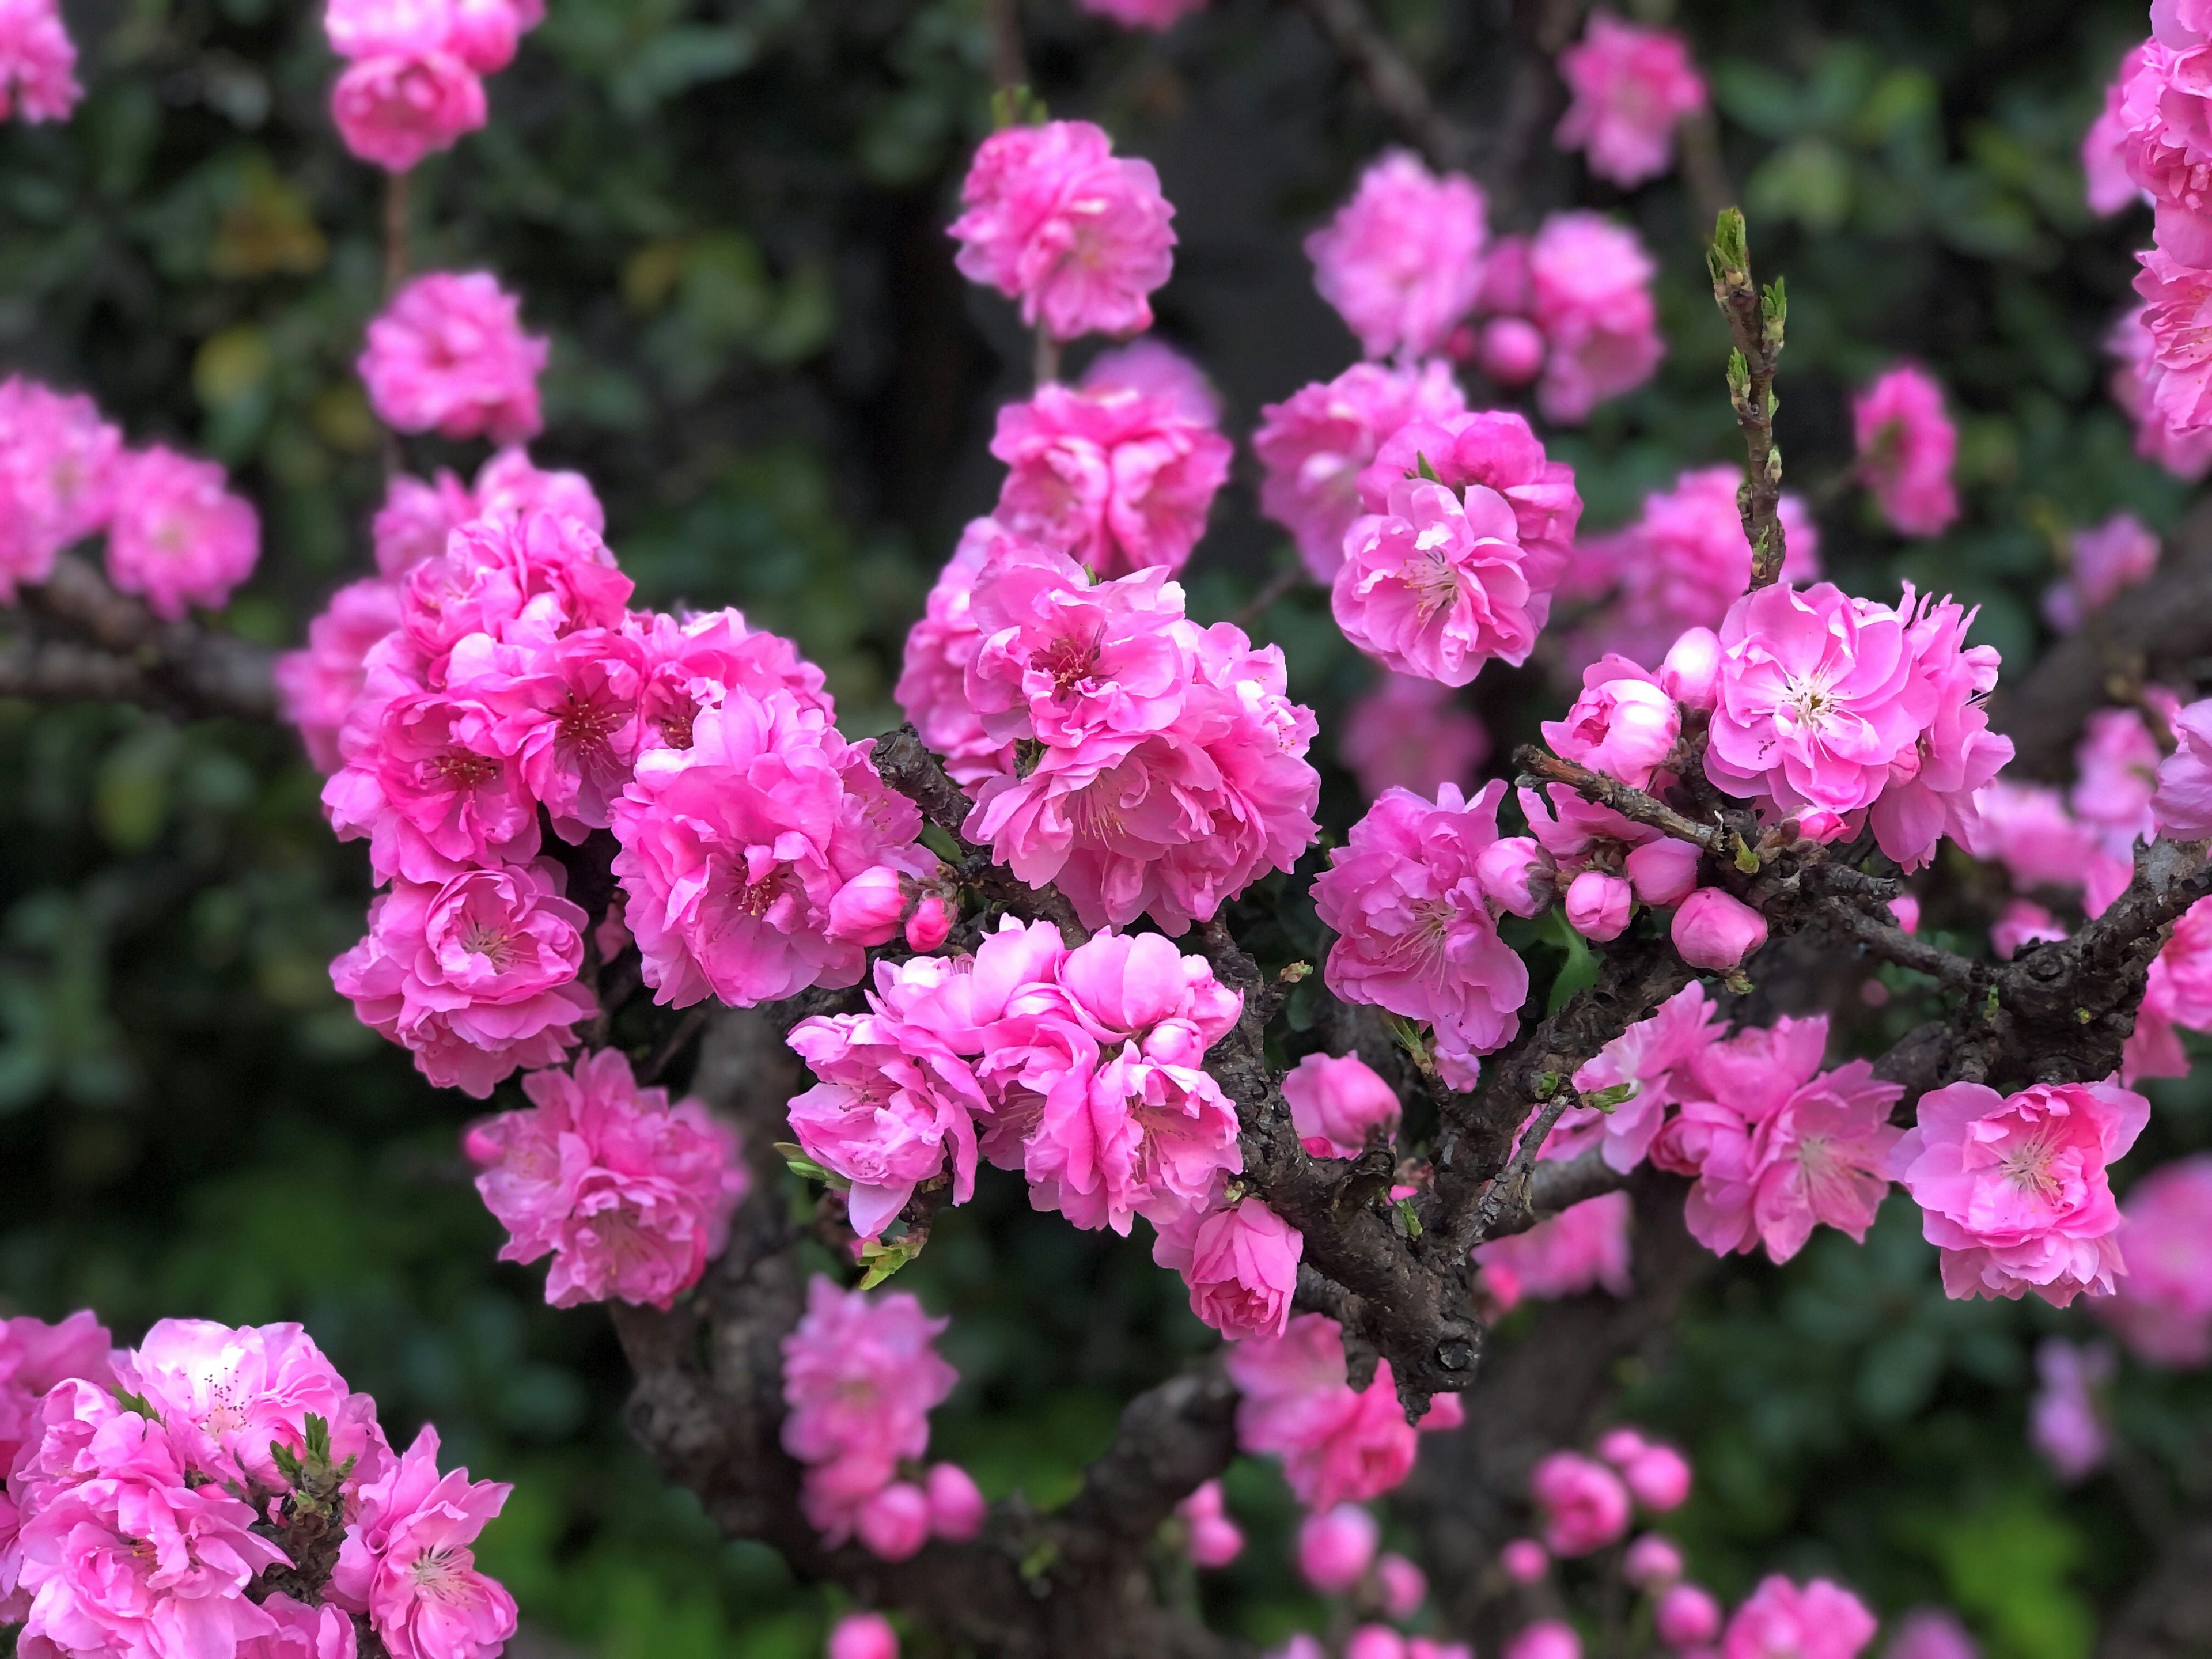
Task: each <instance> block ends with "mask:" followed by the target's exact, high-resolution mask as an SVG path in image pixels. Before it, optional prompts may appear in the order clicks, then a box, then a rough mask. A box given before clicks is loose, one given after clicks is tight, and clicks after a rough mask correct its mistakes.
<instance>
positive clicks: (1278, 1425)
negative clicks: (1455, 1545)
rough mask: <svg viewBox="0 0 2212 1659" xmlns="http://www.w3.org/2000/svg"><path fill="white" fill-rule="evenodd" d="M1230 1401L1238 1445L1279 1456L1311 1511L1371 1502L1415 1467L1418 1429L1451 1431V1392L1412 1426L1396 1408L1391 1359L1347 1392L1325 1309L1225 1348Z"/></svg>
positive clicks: (1458, 1416) (1454, 1410)
mask: <svg viewBox="0 0 2212 1659" xmlns="http://www.w3.org/2000/svg"><path fill="white" fill-rule="evenodd" d="M1226 1364H1227V1365H1228V1368H1229V1376H1230V1380H1231V1382H1233V1383H1236V1384H1237V1389H1238V1390H1239V1391H1240V1392H1241V1393H1242V1394H1243V1399H1242V1400H1240V1401H1238V1402H1237V1444H1238V1445H1239V1446H1240V1447H1242V1448H1243V1449H1244V1450H1245V1451H1247V1452H1249V1453H1250V1454H1252V1455H1255V1456H1262V1455H1265V1456H1274V1457H1279V1458H1280V1459H1282V1462H1283V1478H1284V1479H1285V1480H1287V1481H1289V1482H1290V1487H1291V1494H1292V1495H1293V1496H1294V1497H1296V1498H1297V1500H1298V1502H1299V1503H1301V1504H1304V1505H1305V1506H1306V1507H1307V1508H1308V1509H1310V1510H1333V1509H1334V1508H1335V1507H1336V1506H1337V1505H1338V1504H1358V1503H1364V1502H1365V1501H1366V1500H1367V1499H1369V1498H1379V1497H1381V1496H1382V1495H1383V1493H1384V1492H1389V1490H1390V1489H1391V1488H1392V1487H1393V1486H1396V1485H1398V1483H1399V1482H1401V1480H1404V1479H1405V1478H1406V1476H1407V1473H1408V1472H1410V1471H1411V1470H1412V1468H1413V1451H1414V1447H1415V1444H1416V1442H1417V1441H1418V1439H1419V1435H1420V1434H1421V1433H1424V1432H1426V1431H1431V1430H1443V1429H1453V1428H1457V1427H1458V1426H1459V1425H1460V1424H1461V1423H1462V1421H1463V1420H1464V1419H1463V1417H1462V1409H1461V1406H1460V1401H1459V1396H1458V1395H1452V1394H1443V1395H1437V1397H1436V1398H1435V1400H1433V1401H1431V1403H1430V1406H1429V1414H1428V1415H1427V1416H1426V1417H1425V1418H1423V1419H1421V1424H1420V1427H1419V1430H1416V1429H1415V1428H1414V1427H1413V1425H1411V1424H1409V1423H1407V1421H1406V1413H1405V1412H1404V1410H1403V1409H1402V1408H1401V1407H1400V1406H1399V1404H1398V1390H1397V1385H1396V1383H1394V1382H1393V1381H1392V1380H1391V1376H1390V1362H1389V1360H1387V1359H1385V1360H1383V1361H1382V1362H1381V1363H1380V1364H1377V1365H1376V1368H1375V1380H1374V1381H1373V1382H1371V1383H1369V1384H1368V1385H1367V1387H1366V1389H1364V1390H1354V1389H1352V1385H1351V1384H1350V1383H1348V1382H1347V1381H1346V1373H1345V1365H1344V1333H1343V1331H1342V1329H1341V1328H1340V1327H1339V1326H1338V1325H1337V1322H1335V1321H1334V1320H1333V1319H1330V1318H1328V1316H1326V1315H1323V1314H1298V1315H1297V1316H1294V1317H1293V1318H1292V1319H1291V1322H1290V1323H1289V1324H1288V1326H1287V1327H1285V1329H1284V1331H1283V1333H1282V1334H1281V1335H1279V1336H1269V1337H1256V1338H1253V1339H1250V1340H1246V1341H1243V1342H1238V1343H1237V1344H1235V1345H1234V1346H1231V1349H1230V1350H1229V1354H1228V1358H1227V1361H1226Z"/></svg>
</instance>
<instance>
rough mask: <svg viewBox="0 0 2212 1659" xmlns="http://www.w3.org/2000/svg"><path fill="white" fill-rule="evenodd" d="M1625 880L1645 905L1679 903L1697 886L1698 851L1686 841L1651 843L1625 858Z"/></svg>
mask: <svg viewBox="0 0 2212 1659" xmlns="http://www.w3.org/2000/svg"><path fill="white" fill-rule="evenodd" d="M1627 863H1628V879H1629V880H1630V881H1631V882H1632V883H1633V884H1635V887H1636V896H1637V897H1638V898H1640V899H1642V900H1643V901H1644V902H1645V903H1646V904H1679V903H1680V902H1682V900H1683V899H1685V898H1686V897H1687V896H1689V895H1690V894H1691V893H1692V891H1694V890H1696V888H1697V885H1698V849H1697V848H1694V847H1692V846H1691V845H1690V843H1689V842H1686V841H1673V840H1668V841H1651V842H1644V845H1643V846H1641V847H1638V848H1635V849H1634V850H1633V851H1632V852H1631V853H1630V854H1629V855H1628V860H1627Z"/></svg>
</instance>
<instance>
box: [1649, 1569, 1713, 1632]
mask: <svg viewBox="0 0 2212 1659" xmlns="http://www.w3.org/2000/svg"><path fill="white" fill-rule="evenodd" d="M1652 1622H1653V1624H1654V1625H1655V1626H1656V1627H1657V1629H1658V1632H1659V1639H1660V1640H1661V1641H1662V1642H1664V1643H1666V1644H1667V1645H1668V1647H1671V1648H1697V1647H1703V1646H1704V1645H1705V1644H1706V1643H1708V1642H1710V1641H1711V1640H1712V1639H1713V1638H1715V1637H1716V1636H1718V1635H1719V1634H1720V1633H1721V1604H1720V1603H1719V1602H1718V1601H1715V1600H1714V1599H1713V1593H1712V1592H1711V1590H1709V1589H1705V1587H1704V1586H1703V1585H1701V1584H1674V1585H1670V1586H1669V1587H1668V1589H1667V1590H1666V1592H1665V1593H1664V1594H1663V1595H1661V1596H1660V1598H1659V1605H1658V1607H1656V1609H1654V1611H1653V1614H1652Z"/></svg>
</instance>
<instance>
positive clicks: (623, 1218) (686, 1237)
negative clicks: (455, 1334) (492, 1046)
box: [461, 1048, 750, 1308]
mask: <svg viewBox="0 0 2212 1659" xmlns="http://www.w3.org/2000/svg"><path fill="white" fill-rule="evenodd" d="M522 1090H523V1092H524V1093H525V1094H526V1095H528V1096H529V1097H530V1099H531V1101H532V1109H529V1110H527V1111H520V1112H502V1113H501V1114H500V1115H498V1116H496V1117H492V1118H487V1119H485V1120H484V1121H483V1122H481V1123H477V1124H476V1125H474V1126H472V1127H471V1128H470V1129H469V1131H468V1133H466V1134H465V1136H464V1137H463V1138H462V1142H461V1146H462V1150H463V1151H465V1152H466V1153H467V1154H468V1156H469V1160H470V1161H471V1163H473V1164H475V1165H476V1166H477V1168H478V1169H479V1170H482V1171H483V1174H481V1175H479V1176H477V1192H479V1193H481V1194H483V1200H484V1203H485V1205H486V1206H487V1207H489V1209H490V1211H491V1212H492V1213H493V1214H494V1215H495V1216H496V1217H498V1218H499V1221H500V1224H501V1225H502V1226H504V1227H505V1228H506V1229H507V1243H505V1244H503V1245H501V1247H500V1252H499V1257H500V1260H501V1261H537V1260H538V1258H539V1257H541V1256H544V1255H549V1254H550V1255H551V1256H552V1257H553V1265H552V1268H551V1270H550V1272H549V1273H548V1274H547V1275H546V1280H545V1299H546V1301H547V1302H549V1303H550V1304H552V1305H553V1306H554V1307H556V1308H573V1307H574V1306H576V1305H577V1304H580V1303H584V1302H605V1301H608V1300H610V1299H619V1300H621V1301H623V1302H628V1303H631V1304H650V1305H652V1306H653V1307H656V1308H666V1307H668V1306H670V1305H671V1304H672V1303H673V1302H674V1300H675V1298H676V1297H678V1295H680V1294H681V1293H682V1292H684V1291H687V1290H689V1289H690V1287H691V1286H692V1285H696V1283H698V1281H699V1276H700V1274H701V1273H703V1272H704V1271H705V1270H706V1266H707V1263H708V1261H710V1260H712V1259H713V1258H714V1256H716V1255H720V1254H721V1250H722V1246H723V1244H724V1243H725V1242H726V1240H727V1239H728V1237H729V1231H730V1217H731V1215H732V1212H734V1211H735V1210H736V1208H737V1206H738V1204H739V1203H740V1202H742V1201H743V1200H744V1195H745V1191H746V1188H748V1187H749V1186H750V1178H749V1177H748V1176H747V1175H746V1173H745V1167H744V1163H743V1161H742V1159H741V1158H740V1157H739V1155H738V1135H737V1132H736V1131H735V1130H734V1129H732V1128H731V1127H728V1126H727V1125H726V1124H724V1123H722V1122H721V1121H719V1120H718V1119H716V1118H715V1117H714V1115H713V1114H711V1113H710V1112H709V1111H708V1109H707V1108H706V1107H705V1106H704V1105H702V1103H700V1102H698V1101H696V1100H681V1101H678V1102H677V1103H675V1104H674V1105H673V1106H671V1105H670V1104H669V1103H668V1091H666V1090H665V1089H641V1088H639V1087H638V1086H637V1081H636V1079H635V1077H634V1076H633V1075H632V1073H631V1071H630V1066H629V1059H628V1058H627V1057H626V1056H625V1055H624V1054H623V1053H622V1051H621V1050H619V1049H616V1048H603V1049H600V1050H599V1051H598V1052H597V1053H594V1054H586V1055H584V1056H582V1057H581V1058H580V1059H579V1060H577V1061H576V1065H575V1069H574V1075H571V1074H570V1073H567V1072H557V1071H543V1072H532V1073H530V1074H529V1075H528V1076H527V1077H526V1078H524V1079H522Z"/></svg>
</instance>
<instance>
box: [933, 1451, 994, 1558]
mask: <svg viewBox="0 0 2212 1659" xmlns="http://www.w3.org/2000/svg"><path fill="white" fill-rule="evenodd" d="M989 1511H990V1505H989V1504H986V1503H985V1502H984V1501H983V1494H982V1493H981V1492H980V1491H978V1490H977V1489H976V1486H975V1482H974V1481H973V1480H969V1477H968V1471H967V1470H965V1469H963V1468H961V1467H960V1466H959V1465H958V1464H957V1463H938V1464H934V1465H933V1466H932V1467H931V1468H930V1471H929V1530H930V1532H931V1533H932V1534H933V1535H934V1536H936V1537H939V1538H949V1539H951V1541H953V1542H954V1543H956V1544H964V1543H966V1542H967V1541H969V1539H971V1538H973V1537H974V1536H975V1534H977V1533H979V1532H981V1531H982V1530H983V1518H984V1516H986V1515H987V1514H988V1513H989Z"/></svg>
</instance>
